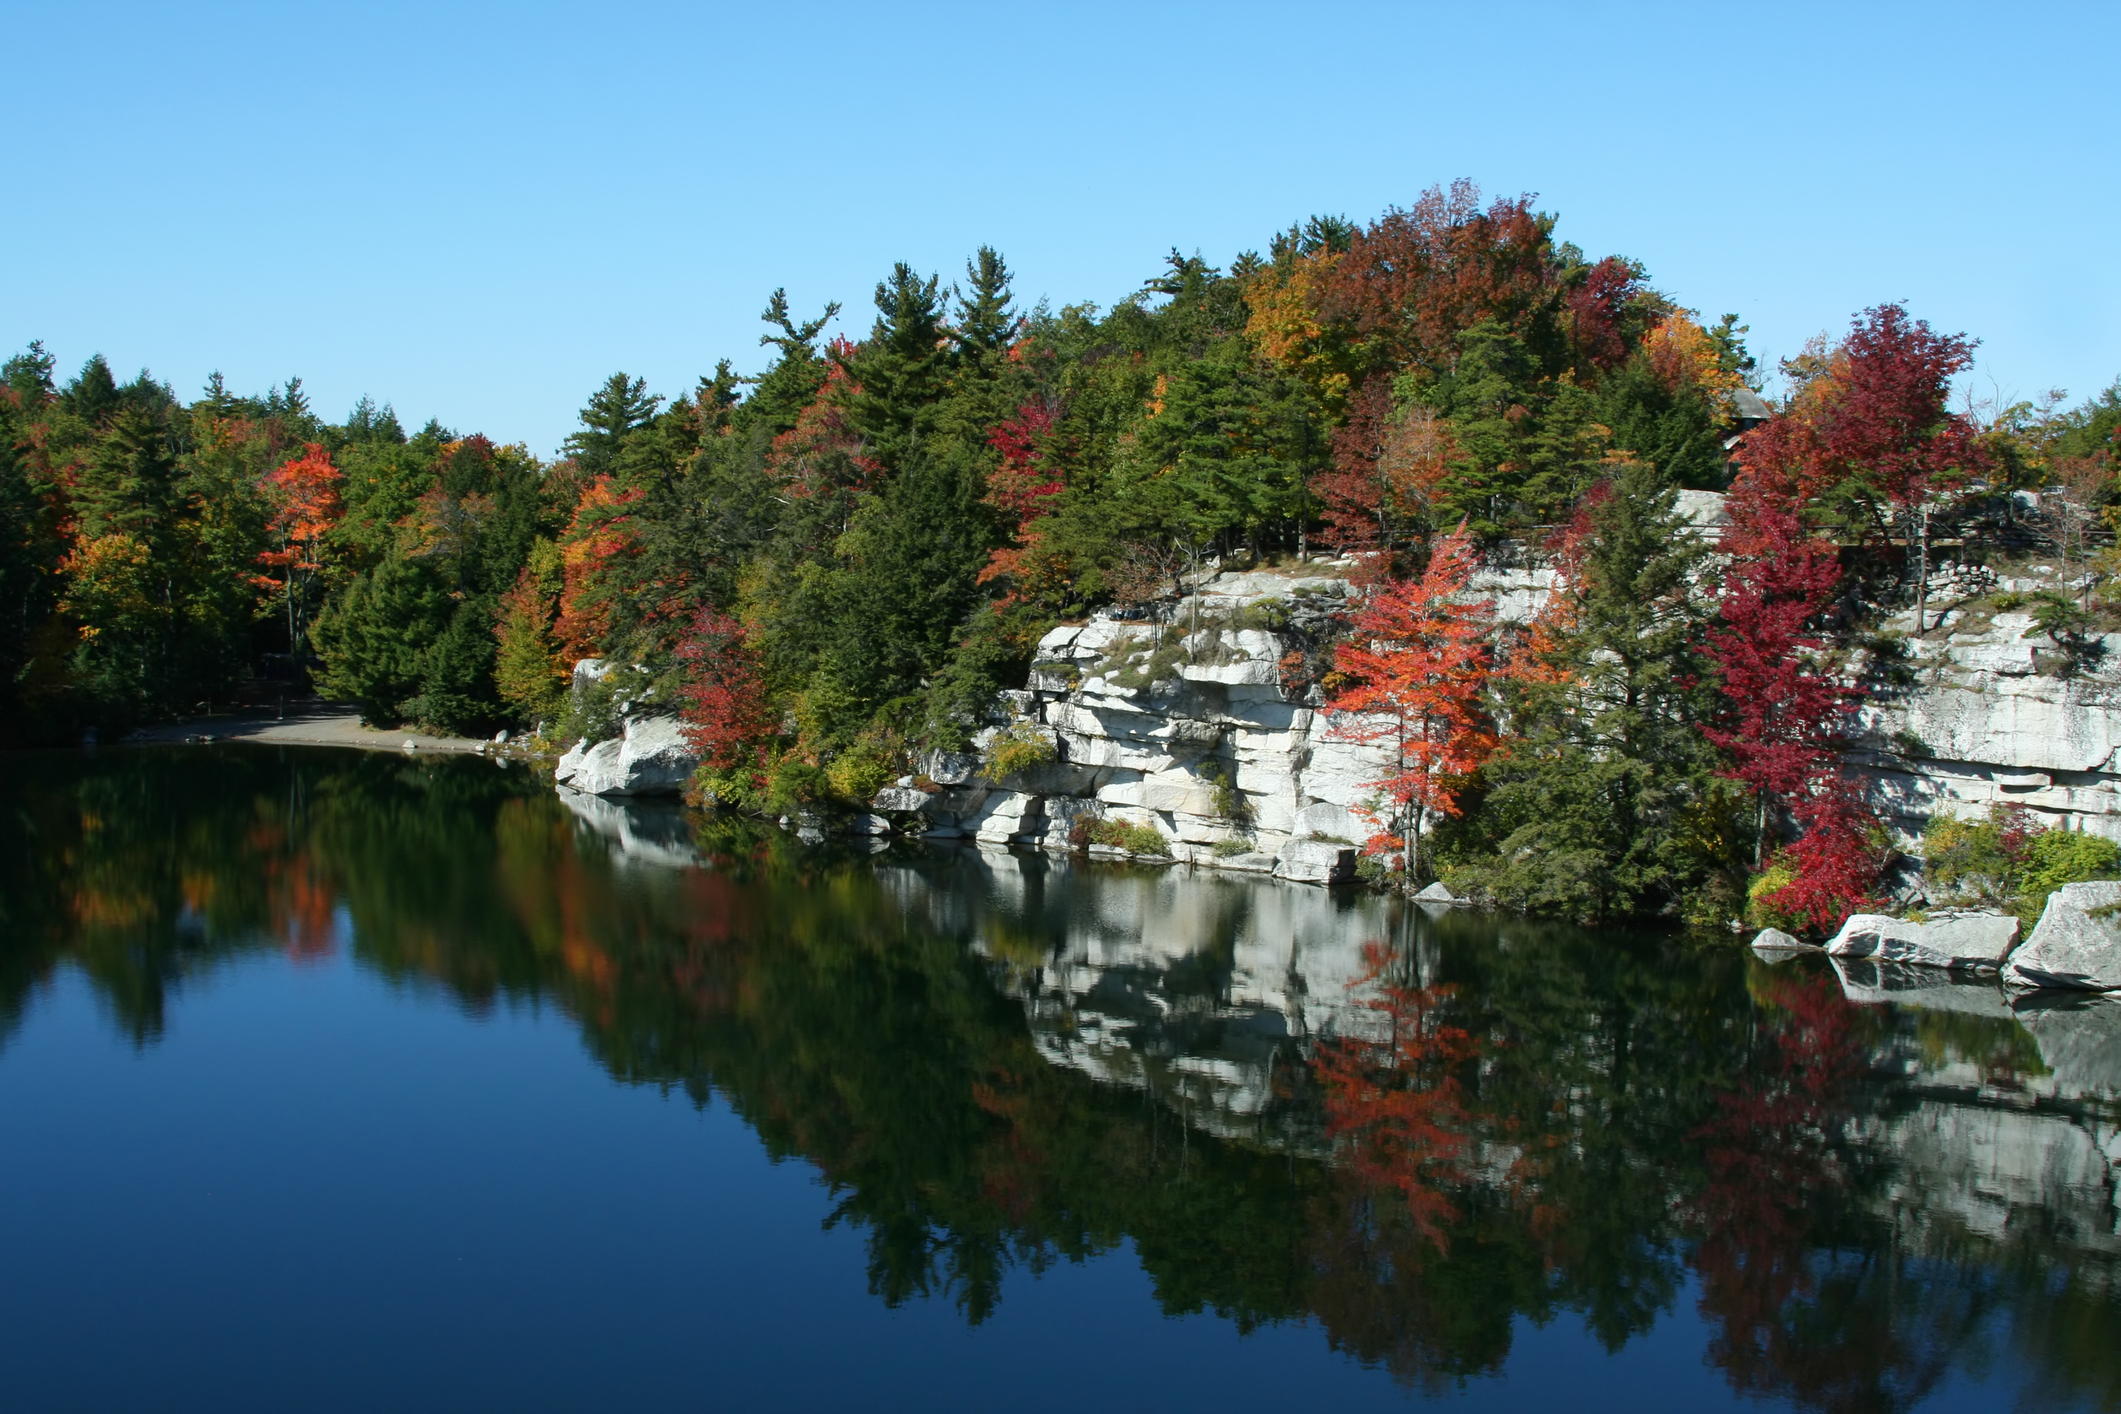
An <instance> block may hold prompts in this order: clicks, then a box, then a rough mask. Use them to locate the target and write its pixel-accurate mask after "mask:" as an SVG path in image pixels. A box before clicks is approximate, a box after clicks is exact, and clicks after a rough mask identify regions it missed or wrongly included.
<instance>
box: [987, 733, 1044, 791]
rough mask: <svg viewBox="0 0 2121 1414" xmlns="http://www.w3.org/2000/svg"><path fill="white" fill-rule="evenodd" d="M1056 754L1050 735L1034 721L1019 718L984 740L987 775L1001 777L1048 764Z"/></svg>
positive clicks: (1005, 778) (1006, 777) (1003, 779)
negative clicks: (986, 742)
mask: <svg viewBox="0 0 2121 1414" xmlns="http://www.w3.org/2000/svg"><path fill="white" fill-rule="evenodd" d="M1059 757H1060V748H1059V746H1057V745H1056V744H1055V742H1054V739H1053V738H1052V737H1051V736H1050V735H1048V734H1047V733H1046V732H1045V731H1043V730H1041V729H1040V728H1039V726H1038V725H1037V724H1036V723H1035V722H1027V721H1023V720H1021V719H1019V720H1017V721H1014V722H1011V723H1010V724H1009V726H1008V727H1007V728H1006V729H1005V730H1004V731H1003V732H1002V733H1001V734H1000V735H999V736H997V737H995V738H994V740H993V741H992V742H990V743H988V745H987V753H986V759H985V766H986V771H987V774H988V776H990V777H991V778H993V779H994V780H997V781H1005V780H1008V779H1009V778H1010V777H1011V776H1020V775H1022V774H1024V773H1025V772H1026V771H1035V770H1037V769H1038V768H1039V767H1041V766H1050V765H1052V764H1053V762H1054V761H1056V760H1058V759H1059Z"/></svg>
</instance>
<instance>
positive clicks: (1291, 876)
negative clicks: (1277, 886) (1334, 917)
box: [1274, 840, 1355, 884]
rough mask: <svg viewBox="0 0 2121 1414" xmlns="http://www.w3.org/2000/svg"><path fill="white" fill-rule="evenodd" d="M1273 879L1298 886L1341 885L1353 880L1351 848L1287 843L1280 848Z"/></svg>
mask: <svg viewBox="0 0 2121 1414" xmlns="http://www.w3.org/2000/svg"><path fill="white" fill-rule="evenodd" d="M1274 877H1275V878H1277V879H1287V880H1289V881H1291V882H1292V883H1298V884H1340V883H1345V882H1346V881H1348V880H1349V879H1352V878H1354V877H1355V850H1354V847H1353V846H1351V845H1342V844H1332V843H1329V842H1327V841H1325V840H1290V841H1289V842H1288V843H1287V844H1285V845H1283V846H1282V847H1281V856H1280V858H1279V859H1277V860H1276V861H1275V864H1274Z"/></svg>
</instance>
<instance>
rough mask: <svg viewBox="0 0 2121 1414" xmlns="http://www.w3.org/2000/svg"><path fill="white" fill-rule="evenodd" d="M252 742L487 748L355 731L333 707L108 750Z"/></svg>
mask: <svg viewBox="0 0 2121 1414" xmlns="http://www.w3.org/2000/svg"><path fill="white" fill-rule="evenodd" d="M202 741H203V742H215V743H219V742H225V741H236V742H253V743H257V744H260V745H265V746H351V747H355V748H358V749H360V750H364V751H403V750H405V749H406V747H407V746H408V745H409V746H411V747H412V748H413V749H414V750H415V751H444V752H456V753H460V754H465V755H476V754H481V753H485V752H488V751H491V750H493V749H494V747H493V743H491V742H488V741H480V740H478V739H476V738H473V737H461V736H429V735H428V734H426V733H425V732H418V731H409V730H408V731H394V732H386V731H378V730H376V729H375V728H374V727H365V726H363V725H361V714H360V713H359V712H357V711H355V710H353V709H352V708H349V707H341V706H337V705H332V706H320V707H315V708H308V709H304V710H300V711H294V710H290V711H288V712H286V713H284V714H283V713H280V712H246V713H239V714H231V715H229V716H225V717H224V716H215V717H189V718H186V719H185V720H183V721H178V722H164V723H160V724H158V725H156V726H151V727H141V728H138V729H137V730H135V731H132V732H130V733H128V734H127V735H125V736H123V737H121V738H119V739H118V740H117V741H113V742H108V743H106V745H109V746H183V745H185V744H187V743H192V744H197V743H200V742H202Z"/></svg>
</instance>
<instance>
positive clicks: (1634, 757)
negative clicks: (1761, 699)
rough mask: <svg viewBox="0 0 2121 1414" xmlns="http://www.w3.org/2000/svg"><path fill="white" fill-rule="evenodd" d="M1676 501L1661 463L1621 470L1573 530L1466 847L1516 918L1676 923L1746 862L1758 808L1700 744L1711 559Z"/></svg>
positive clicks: (1707, 703)
mask: <svg viewBox="0 0 2121 1414" xmlns="http://www.w3.org/2000/svg"><path fill="white" fill-rule="evenodd" d="M1674 500H1675V493H1674V492H1673V490H1672V489H1671V488H1669V487H1667V486H1664V485H1663V484H1662V482H1661V479H1660V478H1659V476H1658V475H1657V472H1656V470H1655V469H1654V468H1652V467H1650V466H1648V465H1646V464H1643V463H1639V462H1631V463H1628V464H1627V465H1625V466H1624V467H1623V468H1622V470H1621V471H1620V473H1619V474H1618V475H1617V476H1616V477H1615V478H1614V480H1613V482H1612V483H1611V485H1610V487H1609V488H1607V489H1606V491H1605V494H1603V495H1602V496H1601V497H1599V498H1597V499H1596V502H1595V504H1594V505H1592V506H1591V507H1590V508H1589V509H1587V510H1586V511H1585V512H1583V513H1582V515H1581V517H1580V519H1579V523H1578V524H1577V526H1576V527H1574V529H1573V532H1572V534H1571V537H1570V541H1569V543H1568V545H1567V546H1566V547H1565V549H1564V552H1563V554H1562V557H1561V566H1560V568H1561V571H1562V573H1563V575H1564V576H1565V578H1566V583H1565V586H1564V587H1563V588H1561V589H1559V590H1557V593H1556V598H1555V600H1554V601H1553V603H1551V604H1550V606H1549V613H1548V617H1547V618H1546V619H1545V621H1544V622H1543V623H1542V625H1541V632H1540V634H1539V635H1537V636H1536V637H1535V640H1534V643H1533V644H1532V645H1531V646H1530V647H1528V648H1527V650H1526V651H1525V653H1524V654H1523V657H1522V659H1521V661H1520V663H1519V664H1518V672H1517V674H1516V676H1515V677H1514V679H1513V680H1512V683H1511V685H1510V690H1509V692H1508V694H1507V702H1508V707H1509V721H1508V724H1507V729H1506V731H1505V732H1504V739H1505V741H1506V742H1507V743H1508V745H1507V747H1506V748H1505V750H1504V752H1503V753H1502V754H1501V755H1500V756H1499V757H1497V758H1496V760H1495V761H1493V762H1492V763H1490V765H1489V766H1488V767H1487V768H1486V769H1485V770H1484V771H1483V772H1482V773H1481V776H1480V779H1479V784H1478V789H1479V792H1480V793H1481V795H1482V796H1483V799H1482V800H1481V804H1480V808H1479V809H1478V810H1477V811H1475V812H1469V814H1468V817H1467V819H1466V821H1465V822H1464V824H1463V826H1461V827H1459V828H1456V829H1454V831H1453V832H1452V833H1453V836H1454V838H1453V839H1452V840H1451V841H1450V843H1449V848H1450V849H1451V850H1452V851H1453V852H1454V853H1455V854H1456V856H1457V857H1458V858H1459V859H1460V860H1461V861H1462V862H1463V863H1465V864H1466V865H1468V866H1469V868H1468V872H1469V874H1471V875H1474V876H1477V877H1479V878H1480V880H1481V881H1482V882H1483V883H1484V884H1485V885H1486V886H1487V887H1488V888H1490V889H1491V890H1492V891H1493V892H1494V893H1495V895H1496V896H1497V897H1498V898H1500V899H1502V900H1504V901H1505V902H1507V903H1509V904H1511V905H1512V906H1515V907H1520V908H1526V909H1530V910H1533V911H1537V912H1550V913H1561V914H1566V915H1570V916H1573V917H1577V918H1582V919H1597V918H1616V917H1628V916H1631V915H1637V914H1644V913H1658V912H1674V911H1678V910H1680V909H1682V908H1683V907H1685V906H1686V904H1687V902H1688V900H1689V898H1690V896H1692V895H1694V894H1696V893H1697V892H1699V891H1702V890H1704V889H1709V888H1713V887H1715V886H1716V885H1717V884H1718V881H1719V880H1720V879H1722V878H1723V877H1724V876H1725V875H1727V873H1728V871H1729V870H1730V869H1731V868H1732V867H1733V865H1734V864H1735V862H1736V858H1735V856H1736V852H1737V850H1738V849H1739V847H1740V841H1739V835H1740V818H1739V817H1740V812H1741V810H1742V802H1741V801H1740V800H1739V798H1738V793H1737V791H1736V790H1735V789H1734V786H1733V783H1732V782H1730V781H1728V780H1725V779H1723V778H1722V777H1721V776H1720V775H1719V774H1718V770H1719V767H1720V760H1719V757H1718V753H1717V752H1716V750H1715V748H1714V747H1712V746H1711V745H1710V744H1709V742H1708V741H1707V740H1706V739H1705V738H1704V737H1703V735H1702V732H1701V725H1702V723H1703V722H1704V721H1706V720H1708V719H1709V716H1710V714H1711V713H1712V712H1713V710H1714V702H1713V698H1712V696H1711V695H1710V690H1709V688H1708V687H1707V686H1706V683H1707V682H1708V681H1709V678H1710V674H1709V672H1708V667H1709V665H1708V664H1707V663H1706V662H1705V660H1704V659H1703V657H1702V643H1703V625H1704V622H1705V620H1706V616H1707V606H1706V605H1705V603H1704V602H1703V597H1702V595H1701V594H1700V592H1699V591H1698V588H1697V584H1698V580H1699V573H1700V569H1701V566H1702V562H1703V559H1704V557H1705V555H1706V553H1707V548H1706V545H1705V543H1704V542H1703V540H1702V539H1701V537H1700V536H1699V535H1698V534H1697V533H1695V532H1694V531H1692V530H1691V528H1690V527H1688V526H1687V525H1686V524H1685V522H1684V520H1683V519H1682V518H1681V517H1680V516H1679V515H1678V513H1677V512H1676V511H1675V510H1674V508H1673V507H1674ZM1733 898H1735V894H1734V895H1733ZM1726 902H1728V900H1726ZM1726 916H1728V915H1726Z"/></svg>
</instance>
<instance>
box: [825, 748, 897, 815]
mask: <svg viewBox="0 0 2121 1414" xmlns="http://www.w3.org/2000/svg"><path fill="white" fill-rule="evenodd" d="M897 775H898V765H897V758H896V753H894V752H893V751H892V750H891V748H890V746H889V745H888V744H887V743H885V742H883V741H881V740H877V739H873V738H866V737H865V738H863V739H862V740H859V741H857V742H855V743H854V745H852V746H850V747H848V748H847V749H846V750H845V751H842V752H841V753H840V754H839V755H837V756H835V757H833V758H832V764H831V765H829V766H827V767H826V768H825V781H826V784H827V785H828V786H829V787H830V789H831V791H832V795H833V797H834V798H835V799H837V800H839V801H841V802H843V803H845V804H848V805H865V804H867V803H868V802H869V800H870V798H871V797H873V796H874V795H875V794H876V793H877V792H878V791H880V790H882V789H883V788H884V787H885V786H887V785H889V784H890V783H891V781H892V780H893V778H895V777H896V776H897Z"/></svg>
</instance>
